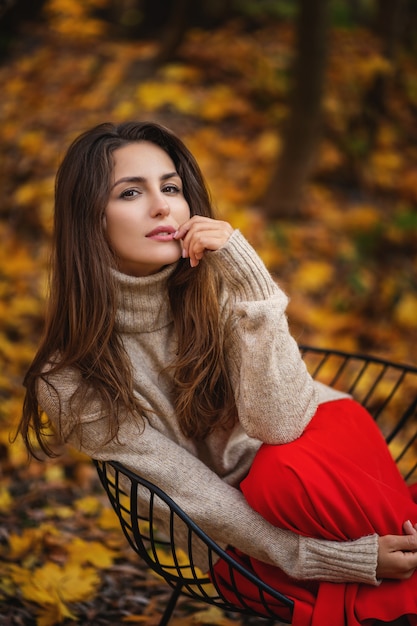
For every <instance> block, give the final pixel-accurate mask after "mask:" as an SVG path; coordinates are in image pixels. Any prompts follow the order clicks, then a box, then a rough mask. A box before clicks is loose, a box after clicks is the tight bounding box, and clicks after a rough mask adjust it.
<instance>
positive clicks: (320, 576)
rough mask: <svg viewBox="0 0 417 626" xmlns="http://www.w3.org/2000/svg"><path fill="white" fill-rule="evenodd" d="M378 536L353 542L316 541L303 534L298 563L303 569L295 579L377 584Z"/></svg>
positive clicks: (370, 536)
mask: <svg viewBox="0 0 417 626" xmlns="http://www.w3.org/2000/svg"><path fill="white" fill-rule="evenodd" d="M377 562H378V535H369V536H367V537H362V538H360V539H357V540H356V541H349V542H347V541H346V542H344V541H341V542H338V543H336V542H334V541H323V540H320V541H318V540H317V539H311V538H306V537H303V538H301V541H300V563H302V564H303V571H302V572H298V575H296V574H294V576H295V578H302V579H309V580H327V581H330V582H336V583H340V582H356V583H366V584H369V585H375V586H376V585H378V584H379V583H380V581H378V579H377V578H376V567H377Z"/></svg>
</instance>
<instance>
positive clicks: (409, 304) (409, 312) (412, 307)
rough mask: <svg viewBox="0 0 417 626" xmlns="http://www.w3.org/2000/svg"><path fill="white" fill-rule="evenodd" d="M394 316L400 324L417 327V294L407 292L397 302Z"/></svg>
mask: <svg viewBox="0 0 417 626" xmlns="http://www.w3.org/2000/svg"><path fill="white" fill-rule="evenodd" d="M394 317H395V320H396V322H397V323H398V324H400V325H401V326H405V327H406V328H416V327H417V295H416V294H414V293H406V294H404V295H403V297H402V298H401V300H400V301H399V303H398V304H397V306H396V308H395V311H394Z"/></svg>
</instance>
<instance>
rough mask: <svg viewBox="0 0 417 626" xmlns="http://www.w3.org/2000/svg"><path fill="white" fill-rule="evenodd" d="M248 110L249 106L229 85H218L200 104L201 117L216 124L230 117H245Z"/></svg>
mask: <svg viewBox="0 0 417 626" xmlns="http://www.w3.org/2000/svg"><path fill="white" fill-rule="evenodd" d="M248 110H249V107H248V104H247V103H246V102H245V101H244V100H242V99H241V98H239V97H238V96H237V95H236V94H235V93H234V92H233V91H232V89H231V88H230V87H229V86H228V85H218V86H216V87H213V88H212V89H210V90H209V91H208V92H207V94H206V95H205V97H204V99H203V101H202V102H201V103H200V107H199V115H200V116H201V117H202V118H203V119H206V120H210V121H212V122H216V121H220V120H221V119H223V118H225V117H227V116H229V115H244V114H245V113H248Z"/></svg>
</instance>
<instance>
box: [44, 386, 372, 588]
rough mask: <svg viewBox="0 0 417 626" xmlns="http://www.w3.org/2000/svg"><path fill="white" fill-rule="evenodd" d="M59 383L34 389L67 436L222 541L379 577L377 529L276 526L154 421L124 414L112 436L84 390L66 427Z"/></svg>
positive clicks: (317, 572)
mask: <svg viewBox="0 0 417 626" xmlns="http://www.w3.org/2000/svg"><path fill="white" fill-rule="evenodd" d="M63 384H64V383H63V382H62V381H61V383H60V385H59V388H60V395H59V398H58V395H57V393H56V391H54V389H53V388H52V387H50V386H49V385H47V384H46V383H45V382H43V381H40V383H39V388H38V394H39V402H40V404H41V406H42V408H43V410H44V411H45V412H46V414H47V415H48V417H49V418H50V420H51V422H52V423H53V424H55V425H56V424H57V420H58V415H59V406H61V409H62V410H63V415H62V417H63V419H66V420H67V422H66V424H65V426H64V428H63V429H62V433H63V435H64V438H65V440H66V441H67V442H68V443H69V444H71V445H72V446H74V447H75V448H77V449H78V450H80V451H81V452H83V453H85V454H87V455H88V456H90V457H92V458H96V459H99V460H117V461H119V462H120V463H122V464H123V465H125V466H126V467H129V468H131V469H132V470H133V471H136V472H137V473H139V474H140V475H142V476H143V477H145V478H147V479H148V480H150V481H152V482H154V483H155V484H156V485H158V486H159V487H160V488H161V489H163V490H164V491H165V492H166V493H167V494H168V495H171V496H172V497H174V499H175V501H176V502H177V504H178V505H179V506H180V507H182V508H183V509H184V511H185V512H186V513H187V514H188V515H189V516H190V517H191V518H192V519H193V520H194V521H195V522H196V523H197V524H198V525H199V526H200V527H201V528H202V529H203V530H204V531H205V532H206V533H207V534H208V535H209V536H211V537H212V538H213V539H214V540H215V541H216V542H217V543H218V544H219V545H220V546H222V547H226V546H227V545H233V546H235V547H237V548H239V549H240V550H242V551H243V552H245V553H246V554H248V555H250V556H253V557H255V558H257V559H259V560H261V561H264V562H266V563H270V564H272V565H275V566H278V567H279V568H281V569H282V570H284V571H285V572H286V573H287V574H289V575H290V576H292V577H294V578H298V579H317V580H329V581H333V582H362V583H368V584H374V585H375V584H377V580H376V565H377V539H378V538H377V536H376V535H370V536H368V537H364V538H361V539H358V540H356V541H352V542H346V543H339V542H332V541H326V540H317V539H310V538H306V537H301V536H299V535H296V534H295V533H292V532H290V531H287V530H282V529H279V528H276V527H274V526H272V525H271V524H269V523H268V522H267V521H266V520H264V519H263V518H262V517H261V516H260V515H259V514H258V513H256V512H255V511H254V510H253V509H252V508H251V507H250V506H249V505H248V504H247V502H246V501H245V499H244V497H243V495H242V494H241V492H240V491H239V490H238V489H236V488H235V487H233V486H231V485H228V484H227V483H225V482H224V481H222V480H221V479H220V478H219V477H218V476H217V474H215V473H214V472H212V471H211V470H210V469H209V468H208V467H207V466H206V465H204V463H202V462H201V461H200V460H199V459H197V458H196V457H195V456H194V455H193V454H191V453H190V452H188V451H187V450H185V449H184V448H182V447H180V446H179V445H178V444H176V443H175V442H173V441H171V440H170V439H168V438H167V437H165V436H164V435H163V434H162V433H160V432H159V431H157V430H155V429H154V428H152V427H151V426H150V425H149V423H148V422H147V421H146V420H145V427H144V428H141V427H140V425H139V423H135V422H134V421H133V420H132V419H131V418H126V419H124V420H122V422H121V425H120V429H119V433H118V437H117V439H115V438H109V421H110V419H111V416H110V417H109V416H106V415H103V414H101V413H100V411H99V410H97V404H96V403H94V401H92V398H91V397H90V398H88V400H89V401H88V402H86V400H87V398H86V397H85V396H83V407H84V412H83V414H82V416H81V425H80V426H78V427H71V425H70V424H71V421H70V418H69V416H67V418H65V410H66V403H67V400H68V398H69V397H70V396H71V394H72V391H70V386H71V385H67V386H65V384H64V386H63ZM55 388H58V384H57V382H55ZM87 406H88V407H89V410H87ZM161 460H163V461H161ZM158 517H159V520H160V522H161V525H160V528H161V529H162V530H163V528H164V524H166V523H168V521H167V518H166V510H165V509H163V507H162V508H161V509H160V510H158ZM236 520H239V523H238V524H237V523H236ZM186 537H187V535H186V533H185V532H183V533H181V530H180V531H179V535H178V539H179V542H180V545H181V547H183V548H184V549H186V548H187V540H186ZM181 542H182V544H181ZM193 547H194V548H195V557H196V561H197V563H198V565H199V567H200V568H201V569H202V570H203V571H205V570H207V554H206V551H205V550H203V549H202V547H201V546H198V545H197V546H193Z"/></svg>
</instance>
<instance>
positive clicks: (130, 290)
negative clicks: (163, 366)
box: [112, 263, 176, 333]
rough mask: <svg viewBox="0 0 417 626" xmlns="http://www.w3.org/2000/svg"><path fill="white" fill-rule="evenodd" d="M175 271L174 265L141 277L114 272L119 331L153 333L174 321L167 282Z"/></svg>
mask: <svg viewBox="0 0 417 626" xmlns="http://www.w3.org/2000/svg"><path fill="white" fill-rule="evenodd" d="M175 268H176V264H175V263H174V264H172V265H167V266H166V267H164V268H163V269H162V270H161V271H160V272H157V273H156V274H151V275H150V276H140V277H137V276H128V275H127V274H122V273H121V272H118V271H117V270H112V273H113V276H114V277H115V280H116V286H117V294H118V306H117V313H116V328H117V330H118V331H119V332H123V333H137V332H152V331H155V330H159V329H160V328H163V327H164V326H167V325H168V324H170V323H171V322H172V313H171V309H170V306H169V301H168V291H167V280H168V278H169V277H170V276H171V274H172V273H173V271H174V270H175Z"/></svg>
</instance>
